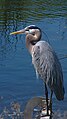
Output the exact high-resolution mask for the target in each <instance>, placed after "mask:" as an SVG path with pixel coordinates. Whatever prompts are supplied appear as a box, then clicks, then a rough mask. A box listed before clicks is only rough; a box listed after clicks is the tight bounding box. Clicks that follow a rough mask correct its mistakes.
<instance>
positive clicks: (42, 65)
mask: <svg viewBox="0 0 67 119" xmlns="http://www.w3.org/2000/svg"><path fill="white" fill-rule="evenodd" d="M32 62H33V64H34V67H35V69H36V71H37V72H38V74H39V76H40V77H41V78H42V79H43V80H44V82H45V83H46V84H47V85H48V86H49V88H50V89H51V90H52V91H53V92H54V93H55V95H56V97H57V99H58V100H63V99H64V86H63V73H62V68H61V64H60V62H59V60H58V58H57V55H56V53H55V52H54V51H53V49H52V48H51V46H50V45H49V44H48V43H47V42H46V41H39V42H38V43H36V45H35V46H34V47H33V51H32Z"/></svg>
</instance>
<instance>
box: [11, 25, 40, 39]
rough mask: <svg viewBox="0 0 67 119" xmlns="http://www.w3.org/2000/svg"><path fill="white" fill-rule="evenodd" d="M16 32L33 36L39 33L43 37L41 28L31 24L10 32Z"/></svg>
mask: <svg viewBox="0 0 67 119" xmlns="http://www.w3.org/2000/svg"><path fill="white" fill-rule="evenodd" d="M14 34H26V35H28V34H31V35H33V36H34V35H37V34H39V38H41V29H40V28H39V27H37V26H35V25H30V26H27V27H25V28H24V29H22V30H19V31H16V32H12V33H10V35H14Z"/></svg>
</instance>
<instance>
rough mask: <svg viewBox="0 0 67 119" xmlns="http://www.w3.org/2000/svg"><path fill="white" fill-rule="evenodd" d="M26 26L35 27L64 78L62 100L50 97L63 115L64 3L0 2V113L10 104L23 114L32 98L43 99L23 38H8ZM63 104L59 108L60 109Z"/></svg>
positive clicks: (66, 18)
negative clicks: (38, 28)
mask: <svg viewBox="0 0 67 119" xmlns="http://www.w3.org/2000/svg"><path fill="white" fill-rule="evenodd" d="M30 24H35V25H37V26H39V27H40V28H41V29H42V31H44V32H45V33H46V34H47V35H44V34H42V39H43V40H46V41H48V42H50V44H51V45H52V47H53V48H54V50H55V51H56V53H57V55H58V57H59V59H60V62H61V65H62V69H63V74H64V86H65V99H64V101H63V102H58V101H57V100H56V98H55V96H54V97H53V107H54V110H55V111H56V110H60V113H61V112H62V113H63V114H66V113H65V112H66V111H67V80H66V78H67V59H66V58H65V59H62V58H63V57H65V56H66V55H67V1H66V0H62V1H61V0H58V1H56V0H54V1H52V0H51V1H48V0H45V1H43V0H39V1H37V0H27V1H24V0H21V1H19V0H17V1H14V0H11V1H9V0H0V112H2V111H3V109H4V107H5V106H6V107H7V108H8V109H9V108H10V105H11V103H12V102H18V103H19V104H20V105H21V110H22V111H23V110H24V107H25V105H26V102H27V101H28V100H29V99H30V98H32V97H34V96H44V85H43V82H42V81H41V80H38V79H36V74H35V71H34V68H33V65H32V63H31V57H30V55H29V53H28V51H27V49H26V47H25V40H24V39H25V36H24V35H23V36H22V35H16V36H10V32H12V31H16V30H20V29H22V28H24V27H26V26H28V25H30ZM61 59H62V60H61ZM62 104H63V106H62Z"/></svg>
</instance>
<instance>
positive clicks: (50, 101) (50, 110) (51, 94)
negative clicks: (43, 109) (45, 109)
mask: <svg viewBox="0 0 67 119" xmlns="http://www.w3.org/2000/svg"><path fill="white" fill-rule="evenodd" d="M52 95H53V91H51V95H50V115H51V118H52Z"/></svg>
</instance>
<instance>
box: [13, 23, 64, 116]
mask: <svg viewBox="0 0 67 119" xmlns="http://www.w3.org/2000/svg"><path fill="white" fill-rule="evenodd" d="M20 33H22V34H23V33H24V34H26V47H27V48H28V50H29V52H30V54H31V56H32V63H33V65H34V68H35V70H36V72H37V73H38V75H39V76H40V77H41V79H43V81H44V83H45V94H46V103H47V114H48V88H47V87H49V88H50V91H51V96H50V100H51V101H52V94H53V92H54V94H55V96H56V98H57V99H58V100H63V99H64V93H65V91H64V86H63V73H62V68H61V64H60V62H59V60H58V57H57V55H56V53H55V52H54V50H53V49H52V47H51V46H50V44H49V43H48V42H46V41H40V40H41V36H42V32H41V29H40V28H38V27H37V26H35V25H30V26H28V27H26V28H24V29H23V30H20V31H16V32H12V33H11V34H20Z"/></svg>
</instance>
